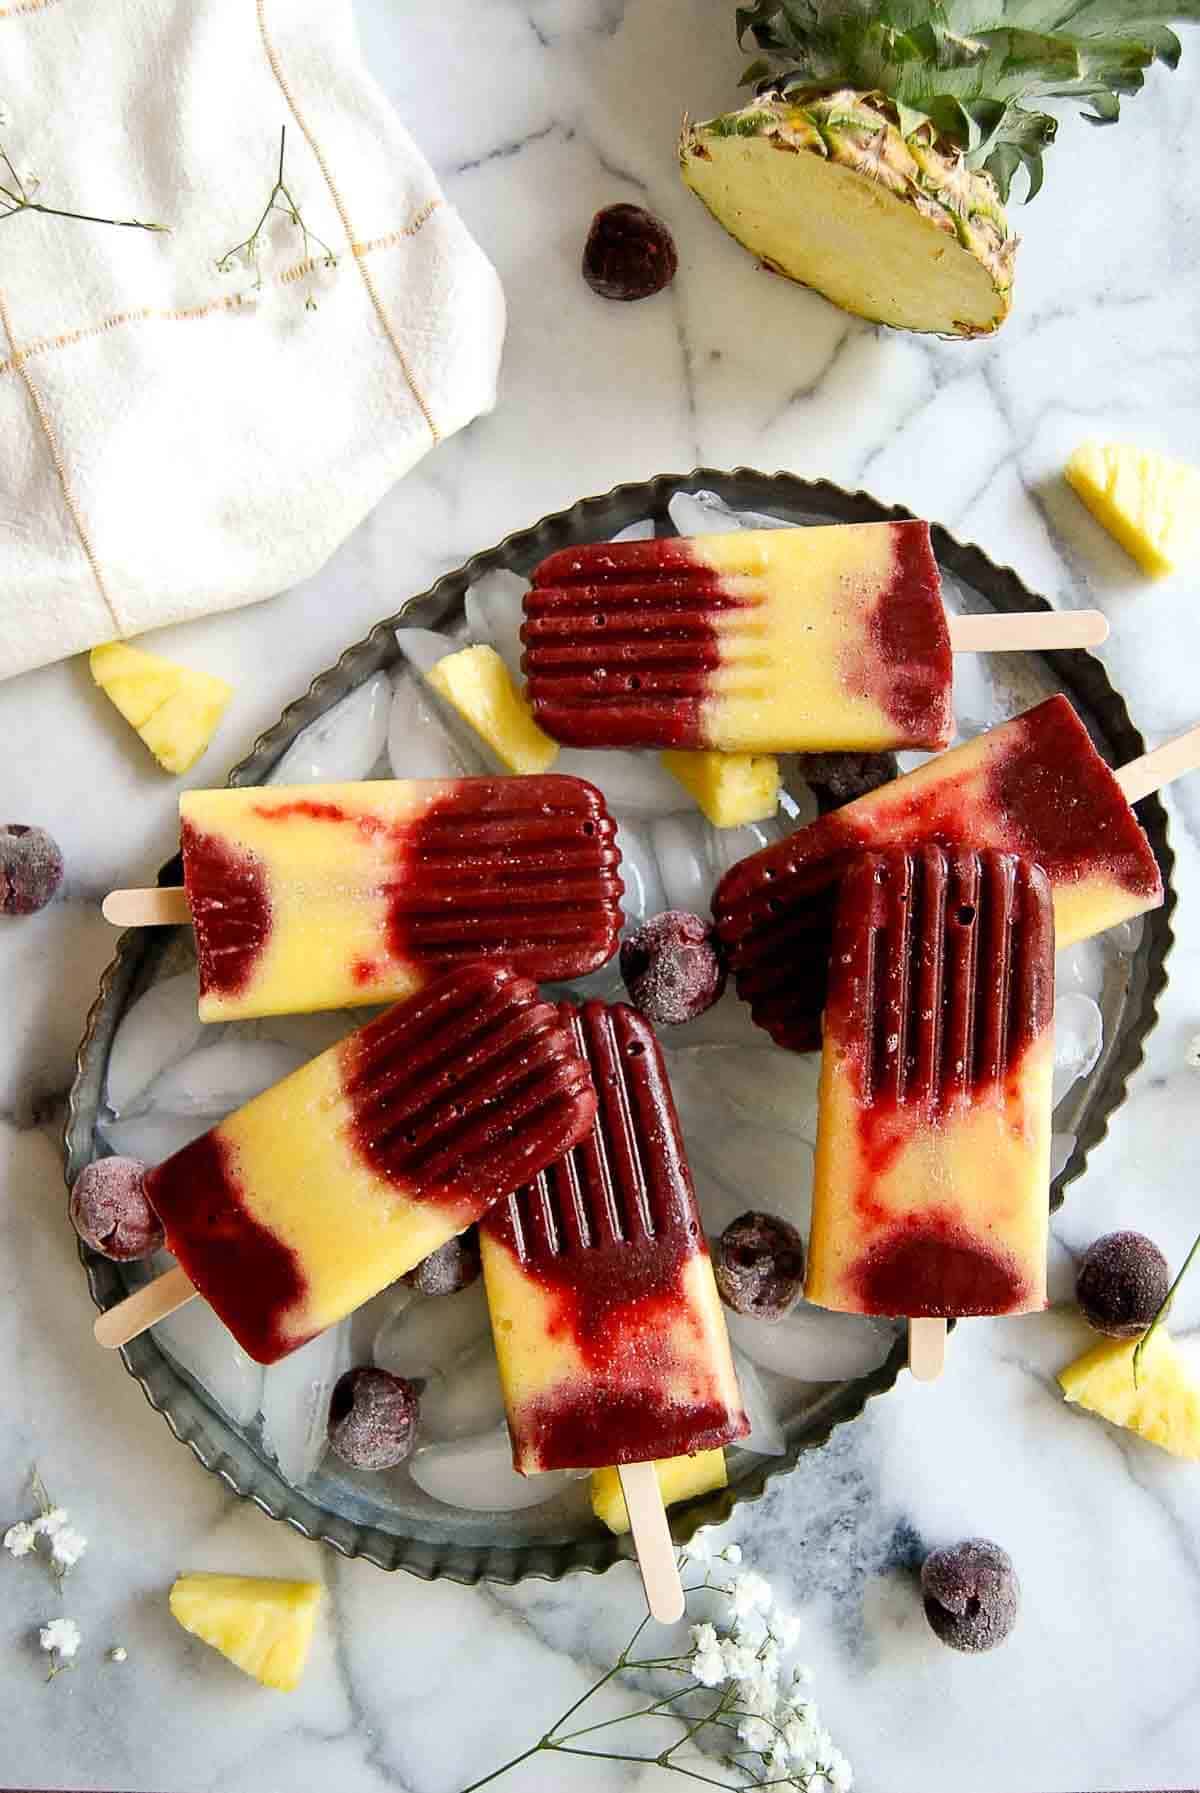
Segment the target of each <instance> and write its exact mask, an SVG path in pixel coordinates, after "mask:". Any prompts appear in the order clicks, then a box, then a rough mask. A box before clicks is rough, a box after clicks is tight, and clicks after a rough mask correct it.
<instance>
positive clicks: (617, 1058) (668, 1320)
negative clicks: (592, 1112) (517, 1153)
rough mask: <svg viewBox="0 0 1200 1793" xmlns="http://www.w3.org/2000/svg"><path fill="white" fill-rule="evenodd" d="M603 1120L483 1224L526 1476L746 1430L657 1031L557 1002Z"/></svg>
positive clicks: (630, 1458) (617, 1012)
mask: <svg viewBox="0 0 1200 1793" xmlns="http://www.w3.org/2000/svg"><path fill="white" fill-rule="evenodd" d="M562 1014H563V1021H564V1024H567V1025H569V1026H570V1028H571V1030H572V1033H573V1037H574V1040H575V1043H576V1046H577V1048H578V1050H579V1051H580V1053H581V1054H582V1055H583V1056H585V1057H586V1059H587V1062H588V1064H589V1065H590V1067H591V1071H592V1078H593V1081H594V1083H595V1087H596V1096H597V1104H598V1106H597V1111H596V1118H595V1123H594V1125H593V1126H592V1128H591V1130H590V1131H589V1133H588V1134H587V1135H586V1137H585V1138H584V1139H583V1140H582V1141H581V1142H580V1143H579V1144H577V1145H576V1146H575V1147H574V1148H573V1150H571V1151H570V1152H568V1153H566V1154H565V1155H564V1156H562V1157H561V1158H560V1159H559V1160H558V1161H557V1162H556V1163H554V1164H553V1165H550V1166H548V1167H547V1168H546V1169H545V1170H543V1171H542V1173H541V1174H540V1176H538V1177H537V1179H536V1180H535V1181H533V1182H532V1183H530V1184H528V1185H526V1186H525V1187H524V1188H522V1189H520V1190H519V1191H518V1192H517V1193H516V1194H515V1195H512V1196H509V1197H508V1199H507V1200H505V1201H502V1202H498V1203H497V1204H496V1206H495V1207H494V1208H493V1209H491V1211H490V1212H489V1213H488V1215H487V1216H486V1217H485V1219H484V1221H483V1222H482V1224H481V1226H480V1234H479V1237H480V1245H481V1248H482V1253H483V1273H484V1277H485V1280H486V1284H487V1297H488V1306H489V1308H490V1310H491V1316H492V1330H493V1334H494V1336H495V1340H496V1352H497V1356H498V1358H499V1363H500V1379H501V1382H502V1384H503V1388H504V1397H505V1405H506V1407H507V1410H508V1426H509V1431H510V1433H511V1435H512V1441H513V1462H514V1463H515V1465H516V1467H517V1469H518V1470H519V1471H520V1472H521V1473H522V1474H523V1475H530V1474H532V1473H534V1472H535V1471H537V1470H544V1469H599V1468H603V1467H605V1466H607V1465H609V1464H614V1463H616V1464H630V1463H643V1462H649V1461H650V1460H652V1459H654V1458H661V1457H678V1456H684V1455H687V1454H690V1453H691V1452H694V1451H699V1450H710V1449H713V1448H714V1447H716V1446H717V1445H721V1444H726V1443H729V1442H730V1441H731V1440H733V1439H735V1438H740V1437H742V1436H743V1435H744V1434H745V1433H746V1432H747V1431H748V1429H749V1427H748V1422H747V1420H746V1417H745V1414H744V1413H743V1411H742V1402H741V1396H740V1394H739V1392H738V1386H737V1381H736V1378H735V1376H734V1371H733V1363H732V1359H731V1357H730V1352H729V1340H728V1337H727V1335H726V1331H725V1321H724V1317H723V1315H722V1312H721V1303H720V1299H719V1297H718V1295H717V1289H716V1283H715V1282H714V1280H713V1272H712V1265H711V1263H710V1261H709V1256H708V1248H707V1245H706V1243H705V1238H704V1230H703V1227H702V1225H701V1222H700V1215H699V1212H698V1210H697V1207H696V1196H695V1191H694V1188H693V1186H692V1178H691V1172H690V1171H689V1169H688V1163H687V1158H686V1156H685V1153H684V1148H683V1141H682V1138H681V1135H680V1130H679V1121H678V1118H677V1116H676V1113H675V1104H674V1101H673V1100H672V1097H671V1089H670V1085H669V1083H668V1081H667V1074H666V1067H665V1066H664V1064H663V1059H662V1053H661V1051H660V1049H659V1045H658V1041H657V1039H656V1038H655V1035H654V1030H653V1029H652V1028H651V1026H650V1025H649V1023H648V1022H646V1021H645V1020H643V1018H642V1017H641V1016H640V1015H638V1014H637V1013H636V1012H635V1011H634V1010H633V1009H631V1008H628V1007H627V1006H626V1005H625V1004H623V1003H619V1004H616V1005H614V1006H612V1007H608V1006H606V1005H605V1004H603V1003H599V1002H589V1003H587V1004H586V1005H585V1006H584V1007H583V1008H582V1009H580V1010H572V1009H570V1008H569V1007H564V1009H563V1011H562Z"/></svg>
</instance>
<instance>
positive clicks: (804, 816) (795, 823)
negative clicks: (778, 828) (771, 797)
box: [779, 753, 818, 834]
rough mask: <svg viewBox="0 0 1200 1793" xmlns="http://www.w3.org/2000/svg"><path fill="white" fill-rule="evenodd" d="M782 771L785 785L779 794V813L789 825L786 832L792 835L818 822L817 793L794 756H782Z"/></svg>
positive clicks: (789, 754) (783, 784) (786, 754)
mask: <svg viewBox="0 0 1200 1793" xmlns="http://www.w3.org/2000/svg"><path fill="white" fill-rule="evenodd" d="M780 771H781V773H782V777H783V783H782V785H781V788H780V792H779V813H780V815H781V816H782V817H783V819H784V821H785V822H786V824H787V827H786V829H785V830H784V832H786V833H788V834H791V833H793V832H794V831H795V830H796V829H797V828H807V827H808V824H809V823H810V822H815V821H816V819H817V815H818V805H817V793H816V792H815V791H814V790H813V788H812V786H811V785H810V784H809V782H808V780H807V779H806V778H804V777H803V776H802V774H801V772H800V768H799V766H798V764H797V762H796V757H795V755H794V754H791V753H785V754H783V755H782V757H781V759H780Z"/></svg>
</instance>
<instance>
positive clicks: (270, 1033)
mask: <svg viewBox="0 0 1200 1793" xmlns="http://www.w3.org/2000/svg"><path fill="white" fill-rule="evenodd" d="M368 1019H369V1013H368V1011H366V1010H362V1009H360V1010H359V1011H358V1012H357V1013H355V1011H354V1010H353V1009H319V1010H318V1011H317V1012H316V1013H315V1014H313V1015H264V1016H263V1018H262V1019H261V1020H260V1021H251V1022H249V1023H248V1024H247V1026H246V1029H245V1031H244V1032H243V1030H242V1029H241V1028H239V1029H238V1037H239V1038H240V1039H255V1040H273V1041H274V1042H275V1043H276V1044H277V1045H279V1046H286V1047H288V1048H289V1049H290V1050H291V1051H292V1052H298V1053H299V1054H300V1056H301V1058H302V1059H309V1058H317V1057H319V1055H320V1054H321V1053H322V1052H327V1051H328V1050H329V1048H330V1047H331V1046H336V1045H337V1043H338V1041H339V1040H344V1039H345V1037H346V1035H347V1034H348V1033H353V1031H354V1029H355V1028H356V1027H361V1026H362V1025H363V1023H364V1022H365V1021H367V1020H368Z"/></svg>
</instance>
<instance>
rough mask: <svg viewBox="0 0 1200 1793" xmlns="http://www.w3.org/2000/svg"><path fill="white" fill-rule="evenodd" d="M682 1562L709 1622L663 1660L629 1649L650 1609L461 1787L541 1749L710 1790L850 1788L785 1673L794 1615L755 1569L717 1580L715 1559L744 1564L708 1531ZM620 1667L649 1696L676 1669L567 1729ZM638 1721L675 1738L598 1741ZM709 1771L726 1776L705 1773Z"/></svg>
mask: <svg viewBox="0 0 1200 1793" xmlns="http://www.w3.org/2000/svg"><path fill="white" fill-rule="evenodd" d="M688 1562H690V1563H692V1564H693V1565H697V1566H702V1567H703V1568H704V1571H705V1574H704V1579H703V1581H699V1582H695V1583H693V1584H692V1585H691V1586H690V1587H687V1588H686V1589H685V1593H686V1595H687V1597H688V1599H689V1601H690V1600H693V1599H697V1600H698V1599H703V1598H704V1597H705V1596H707V1597H708V1599H709V1601H710V1605H711V1607H712V1610H713V1617H712V1618H710V1619H708V1620H706V1621H705V1622H704V1623H701V1624H696V1625H693V1626H692V1627H691V1630H690V1633H689V1636H690V1640H691V1647H690V1649H688V1650H687V1651H686V1652H685V1653H682V1654H677V1655H670V1656H635V1655H634V1653H633V1652H634V1650H635V1649H636V1647H637V1644H638V1641H639V1639H640V1638H641V1635H642V1633H643V1631H644V1630H645V1629H646V1626H647V1625H648V1624H649V1623H650V1620H649V1616H647V1617H646V1618H644V1619H643V1620H642V1622H641V1624H640V1625H639V1626H638V1627H637V1629H636V1631H635V1632H634V1633H633V1636H632V1637H631V1638H630V1639H629V1642H628V1643H627V1644H626V1645H625V1647H624V1649H623V1650H622V1651H621V1653H620V1655H619V1656H618V1657H617V1660H616V1662H615V1663H614V1664H613V1666H612V1667H611V1668H610V1669H608V1670H607V1671H606V1672H605V1673H604V1674H603V1675H601V1677H600V1679H599V1680H598V1681H596V1682H595V1683H594V1684H593V1686H591V1687H589V1688H588V1690H587V1692H586V1693H585V1694H583V1695H582V1697H581V1698H580V1699H578V1700H576V1701H575V1703H574V1705H573V1706H570V1707H568V1709H567V1711H566V1712H564V1713H563V1715H562V1717H561V1718H559V1719H558V1720H557V1721H556V1722H555V1723H554V1724H552V1725H551V1726H550V1728H549V1730H548V1731H546V1732H545V1734H544V1735H543V1736H542V1737H540V1738H539V1739H538V1741H537V1742H536V1743H534V1744H531V1745H530V1747H529V1748H528V1749H526V1750H523V1751H522V1752H521V1754H520V1755H518V1756H514V1757H513V1758H512V1759H511V1760H510V1761H508V1762H505V1763H503V1764H502V1765H501V1766H500V1767H499V1768H496V1769H493V1771H492V1772H491V1773H490V1774H486V1775H484V1777H483V1779H482V1780H477V1781H472V1782H471V1785H470V1786H469V1787H466V1788H464V1789H463V1793H478V1789H479V1788H481V1787H486V1786H490V1785H491V1783H492V1782H493V1781H497V1780H499V1779H500V1778H501V1776H502V1775H505V1774H507V1773H508V1771H509V1770H510V1769H511V1768H515V1767H516V1766H517V1764H518V1763H519V1762H527V1761H529V1760H530V1758H531V1757H533V1756H536V1755H538V1754H542V1753H552V1754H554V1755H559V1756H585V1757H590V1758H592V1759H593V1760H594V1759H597V1758H599V1759H601V1760H604V1761H610V1762H630V1763H637V1764H638V1765H640V1766H642V1767H649V1768H660V1769H662V1770H663V1771H664V1772H666V1773H668V1774H676V1775H680V1776H682V1777H683V1778H684V1779H687V1780H693V1781H699V1782H701V1783H702V1784H703V1785H704V1786H707V1787H723V1788H727V1789H737V1788H740V1789H745V1788H751V1787H790V1788H793V1789H798V1790H799V1793H818V1789H824V1793H849V1790H850V1788H851V1786H852V1785H853V1773H852V1770H851V1767H850V1764H849V1762H848V1761H847V1760H846V1758H845V1756H844V1755H843V1754H842V1752H841V1751H840V1750H839V1749H837V1748H836V1747H835V1745H834V1742H833V1739H832V1738H831V1737H830V1735H829V1732H828V1731H827V1730H826V1729H825V1727H824V1726H823V1725H822V1723H821V1721H820V1716H819V1714H818V1712H817V1709H816V1707H815V1705H814V1704H813V1702H812V1700H811V1699H810V1698H809V1697H808V1695H807V1693H806V1691H805V1689H806V1687H807V1685H808V1682H809V1680H810V1679H811V1676H810V1674H809V1671H808V1670H807V1669H805V1668H793V1669H792V1670H791V1672H790V1674H787V1675H785V1673H784V1669H783V1658H784V1656H785V1655H786V1654H787V1652H788V1651H789V1650H791V1649H792V1648H793V1647H794V1645H795V1642H796V1638H797V1634H798V1632H799V1629H800V1626H799V1621H798V1620H797V1619H796V1618H795V1617H794V1616H793V1615H791V1614H789V1613H785V1612H784V1611H783V1610H782V1609H781V1608H780V1606H779V1605H778V1603H777V1601H776V1599H775V1596H774V1594H773V1592H772V1590H771V1587H770V1584H769V1583H768V1582H767V1581H765V1580H764V1579H763V1577H762V1576H761V1575H758V1574H755V1573H754V1571H752V1570H748V1571H746V1572H744V1573H742V1574H735V1575H734V1576H733V1577H732V1579H729V1580H726V1579H718V1578H717V1577H721V1576H723V1573H724V1571H723V1569H722V1567H721V1565H725V1566H727V1567H729V1568H735V1567H736V1566H737V1565H738V1564H740V1562H741V1551H740V1549H739V1548H738V1546H737V1545H736V1544H730V1545H728V1546H727V1547H726V1548H725V1549H724V1550H723V1551H721V1552H719V1553H718V1554H717V1555H715V1556H714V1555H713V1553H712V1550H711V1546H710V1545H709V1544H708V1542H707V1535H706V1533H704V1532H700V1533H698V1534H697V1536H696V1537H695V1538H694V1539H693V1540H692V1542H691V1544H689V1545H688V1546H687V1549H686V1550H685V1552H684V1554H683V1558H682V1560H681V1567H683V1566H684V1564H686V1563H688ZM722 1609H723V1610H722ZM718 1626H724V1627H726V1629H723V1630H719V1629H718ZM621 1675H628V1676H633V1677H635V1679H638V1680H641V1681H643V1682H644V1681H646V1680H647V1679H649V1681H650V1683H651V1685H650V1689H649V1691H650V1692H651V1693H653V1692H654V1691H655V1687H654V1682H655V1681H656V1680H658V1681H659V1683H660V1684H661V1680H662V1679H663V1678H666V1677H676V1678H677V1683H676V1685H674V1686H673V1687H671V1688H670V1691H668V1692H667V1693H665V1694H663V1695H662V1697H660V1698H657V1699H651V1701H650V1703H649V1704H648V1705H645V1706H639V1707H637V1708H636V1710H634V1711H633V1712H622V1713H619V1714H618V1715H617V1717H615V1718H605V1719H600V1720H599V1721H598V1722H597V1723H594V1724H585V1725H576V1726H574V1727H573V1728H571V1729H568V1728H566V1727H567V1726H568V1725H570V1723H571V1720H572V1719H574V1718H575V1717H576V1715H577V1714H578V1713H579V1712H580V1710H581V1709H582V1708H583V1707H584V1706H585V1705H586V1704H587V1702H588V1701H589V1700H590V1699H591V1698H592V1697H593V1695H595V1694H597V1693H599V1691H600V1689H601V1688H602V1687H606V1686H608V1684H609V1683H610V1682H612V1681H614V1680H615V1679H616V1678H617V1677H618V1676H621ZM644 1718H655V1719H667V1720H669V1721H671V1722H673V1723H675V1724H677V1725H679V1727H680V1735H679V1736H678V1737H677V1738H676V1739H675V1740H674V1742H673V1743H670V1744H668V1745H667V1747H666V1748H664V1749H661V1750H659V1751H658V1752H657V1753H656V1754H653V1755H650V1754H644V1753H643V1754H638V1753H636V1752H634V1751H630V1750H615V1749H612V1750H610V1749H604V1748H597V1747H595V1742H596V1739H597V1735H598V1733H600V1732H603V1731H607V1730H611V1729H612V1728H614V1727H615V1726H617V1725H626V1724H631V1723H633V1722H634V1721H635V1720H637V1719H644ZM584 1739H587V1742H586V1743H585V1742H584V1741H583V1740H584ZM684 1751H687V1752H688V1753H687V1754H686V1755H685V1754H684V1753H683V1752H684ZM716 1768H719V1769H722V1770H723V1771H724V1776H725V1778H721V1779H718V1778H717V1776H716V1774H714V1773H709V1772H707V1771H708V1770H709V1769H716ZM729 1776H732V1777H734V1778H732V1779H730V1778H728V1777H729Z"/></svg>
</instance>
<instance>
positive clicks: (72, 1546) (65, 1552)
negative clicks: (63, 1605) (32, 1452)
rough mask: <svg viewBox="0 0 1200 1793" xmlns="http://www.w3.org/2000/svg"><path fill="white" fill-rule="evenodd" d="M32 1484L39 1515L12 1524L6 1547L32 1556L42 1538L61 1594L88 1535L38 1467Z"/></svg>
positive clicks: (84, 1548)
mask: <svg viewBox="0 0 1200 1793" xmlns="http://www.w3.org/2000/svg"><path fill="white" fill-rule="evenodd" d="M30 1486H31V1488H32V1491H33V1498H34V1501H35V1502H36V1504H37V1509H38V1511H37V1517H36V1518H34V1519H19V1520H18V1521H17V1523H16V1524H15V1525H10V1526H9V1528H8V1530H7V1531H6V1532H5V1534H4V1548H5V1549H6V1550H7V1551H8V1553H9V1555H10V1556H14V1557H22V1556H31V1555H33V1554H34V1552H35V1551H36V1550H37V1546H38V1540H39V1539H42V1540H44V1542H45V1544H46V1546H47V1549H48V1552H49V1563H50V1571H51V1573H52V1574H53V1576H54V1579H55V1581H56V1582H57V1583H58V1591H59V1593H60V1594H61V1592H62V1584H63V1581H64V1579H65V1577H66V1575H67V1572H68V1570H70V1569H73V1568H74V1567H75V1564H76V1563H77V1562H78V1561H79V1559H80V1557H81V1556H82V1555H83V1553H84V1551H85V1550H86V1549H87V1539H86V1538H85V1537H84V1536H83V1534H82V1532H78V1531H76V1529H75V1527H74V1526H73V1525H72V1524H71V1523H70V1517H71V1516H70V1514H69V1513H68V1512H67V1509H66V1508H65V1507H56V1506H55V1504H54V1502H53V1501H52V1500H51V1499H50V1495H49V1492H48V1491H47V1488H46V1484H45V1482H43V1480H42V1478H41V1476H40V1475H39V1474H38V1472H37V1470H36V1469H34V1470H33V1471H32V1472H31V1474H30Z"/></svg>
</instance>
